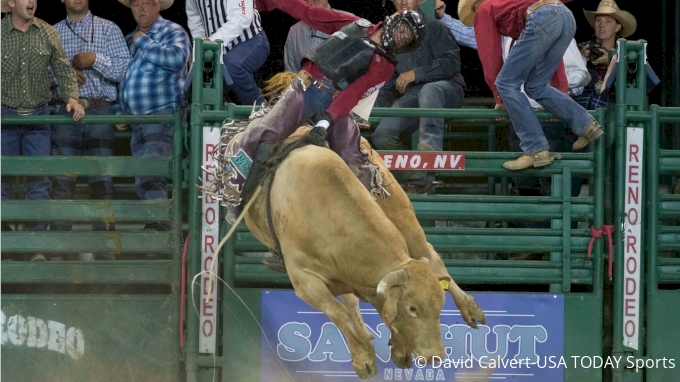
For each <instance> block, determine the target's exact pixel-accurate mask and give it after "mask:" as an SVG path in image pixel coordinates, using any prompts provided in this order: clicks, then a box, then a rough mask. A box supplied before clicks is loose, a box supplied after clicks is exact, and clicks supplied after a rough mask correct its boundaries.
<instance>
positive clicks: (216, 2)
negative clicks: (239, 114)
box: [186, 0, 269, 105]
mask: <svg viewBox="0 0 680 382" xmlns="http://www.w3.org/2000/svg"><path fill="white" fill-rule="evenodd" d="M254 5H255V3H254V1H252V0H200V1H199V0H187V2H186V13H187V23H188V25H189V30H190V31H191V36H192V37H193V38H203V39H206V40H210V41H215V40H222V42H223V43H224V65H225V66H226V68H227V71H228V72H229V75H230V76H231V78H232V80H233V81H234V84H233V86H232V89H233V90H234V93H236V96H237V97H238V100H239V102H240V103H241V105H253V104H257V105H262V104H263V103H264V102H265V99H264V96H263V95H262V90H260V88H259V87H258V86H257V84H256V83H255V78H254V77H253V73H254V72H255V71H256V70H257V69H259V68H260V66H262V64H264V62H265V60H266V59H267V56H268V55H269V40H268V39H267V34H266V33H265V32H264V30H263V29H262V22H261V20H260V14H259V13H258V12H257V9H255V6H254Z"/></svg>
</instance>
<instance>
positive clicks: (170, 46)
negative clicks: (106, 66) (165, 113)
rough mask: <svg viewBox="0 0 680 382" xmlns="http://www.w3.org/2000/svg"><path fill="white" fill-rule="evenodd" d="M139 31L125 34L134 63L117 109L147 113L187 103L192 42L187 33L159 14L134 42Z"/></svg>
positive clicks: (129, 112) (175, 108)
mask: <svg viewBox="0 0 680 382" xmlns="http://www.w3.org/2000/svg"><path fill="white" fill-rule="evenodd" d="M137 30H139V27H137V28H135V30H134V31H132V33H130V34H129V35H127V36H125V41H126V42H127V45H128V48H129V49H130V53H132V62H131V63H130V67H129V68H128V71H127V74H126V75H125V79H124V80H123V81H121V82H120V83H119V84H118V89H119V93H118V94H119V96H120V99H119V104H118V107H117V108H116V112H121V111H122V112H123V113H124V114H137V115H146V114H152V113H155V112H157V111H160V110H163V109H168V108H169V109H173V110H177V109H179V108H180V107H181V106H182V105H183V96H184V95H183V91H182V88H183V87H184V81H186V78H187V62H188V59H189V52H190V47H191V43H190V41H189V35H188V34H187V32H186V31H185V30H184V28H182V27H181V26H179V25H178V24H175V23H173V22H171V21H168V20H165V19H164V18H163V17H161V16H158V18H157V19H156V21H155V22H154V24H153V25H152V26H151V29H150V30H149V31H148V32H147V33H146V34H143V35H141V36H139V38H137V41H136V42H134V43H133V42H132V37H133V35H134V34H135V32H137Z"/></svg>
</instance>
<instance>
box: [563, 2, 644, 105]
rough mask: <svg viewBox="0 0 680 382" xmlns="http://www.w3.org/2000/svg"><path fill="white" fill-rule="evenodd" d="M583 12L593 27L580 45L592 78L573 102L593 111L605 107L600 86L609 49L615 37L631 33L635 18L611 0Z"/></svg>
mask: <svg viewBox="0 0 680 382" xmlns="http://www.w3.org/2000/svg"><path fill="white" fill-rule="evenodd" d="M583 12H584V13H585V15H586V19H587V20H588V23H590V26H592V27H593V28H594V29H595V34H594V36H593V38H592V39H591V40H590V41H587V42H585V43H583V44H580V45H581V55H583V57H584V58H585V59H586V61H587V62H588V71H589V72H590V75H591V77H592V80H591V82H590V83H589V84H588V85H586V87H585V89H584V90H583V93H582V94H581V95H580V96H578V97H577V98H576V102H578V103H579V105H581V106H583V107H584V108H586V109H588V110H595V109H597V108H606V107H607V101H608V96H607V93H606V92H602V85H603V81H604V78H605V74H606V73H607V67H608V65H609V50H610V49H614V48H615V47H616V39H618V38H622V37H623V38H625V37H628V36H630V35H632V34H633V33H635V29H636V28H637V21H636V20H635V17H634V16H633V15H632V14H630V13H628V12H626V11H622V10H620V9H619V6H618V5H616V2H614V1H613V0H603V1H601V2H600V4H599V5H598V6H597V10H595V12H590V11H585V10H584V11H583Z"/></svg>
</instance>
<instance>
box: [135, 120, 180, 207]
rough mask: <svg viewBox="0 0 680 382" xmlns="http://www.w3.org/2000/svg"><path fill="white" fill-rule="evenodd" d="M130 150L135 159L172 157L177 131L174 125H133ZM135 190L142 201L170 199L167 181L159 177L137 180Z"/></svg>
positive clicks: (139, 178)
mask: <svg viewBox="0 0 680 382" xmlns="http://www.w3.org/2000/svg"><path fill="white" fill-rule="evenodd" d="M172 113H174V110H172V109H164V110H160V111H158V112H155V113H152V114H153V115H169V114H172ZM131 127H132V138H131V139H130V149H131V151H132V156H135V157H148V158H157V157H171V156H172V151H173V150H172V149H173V140H174V137H175V131H174V130H173V126H172V124H169V123H158V124H133V125H131ZM135 189H136V191H137V196H138V197H139V199H141V200H156V199H167V198H168V185H167V179H165V178H157V177H137V178H135Z"/></svg>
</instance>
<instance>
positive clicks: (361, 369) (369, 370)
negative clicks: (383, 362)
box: [353, 359, 378, 379]
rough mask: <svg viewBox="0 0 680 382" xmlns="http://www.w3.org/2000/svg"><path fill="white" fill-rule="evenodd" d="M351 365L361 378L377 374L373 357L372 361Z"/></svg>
mask: <svg viewBox="0 0 680 382" xmlns="http://www.w3.org/2000/svg"><path fill="white" fill-rule="evenodd" d="M353 366H354V371H356V372H357V375H358V376H359V378H361V379H368V378H371V377H375V375H376V374H378V367H377V366H376V365H375V359H373V362H366V363H364V364H363V365H357V364H355V363H353Z"/></svg>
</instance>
